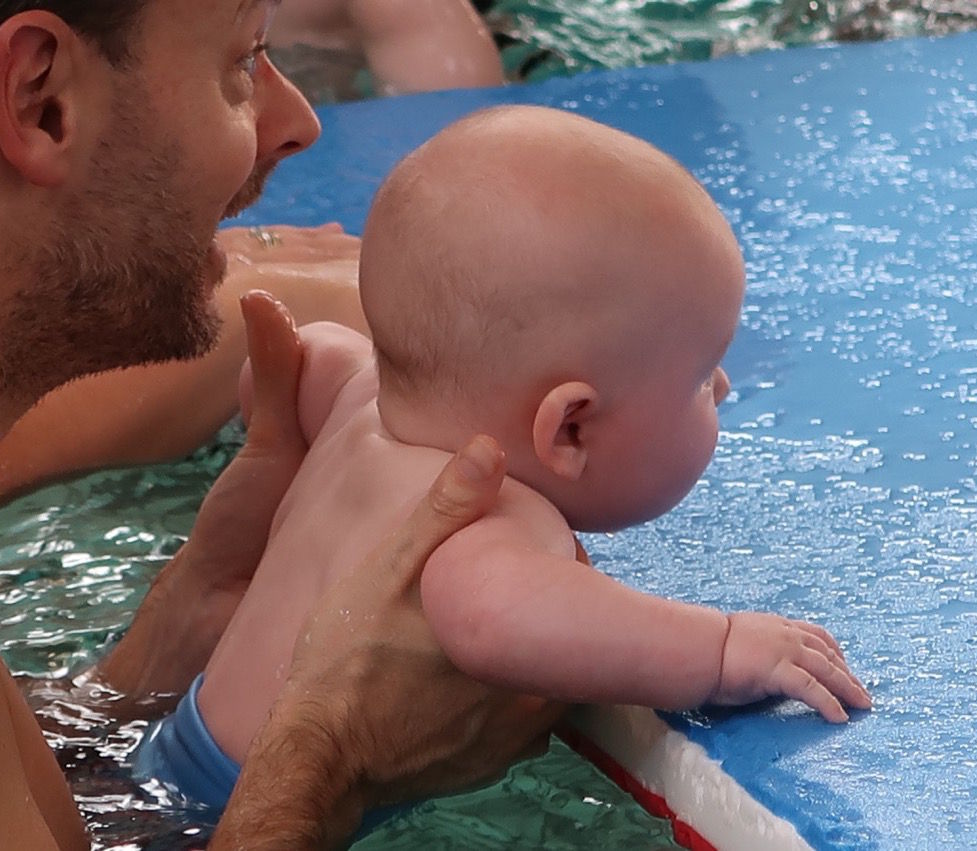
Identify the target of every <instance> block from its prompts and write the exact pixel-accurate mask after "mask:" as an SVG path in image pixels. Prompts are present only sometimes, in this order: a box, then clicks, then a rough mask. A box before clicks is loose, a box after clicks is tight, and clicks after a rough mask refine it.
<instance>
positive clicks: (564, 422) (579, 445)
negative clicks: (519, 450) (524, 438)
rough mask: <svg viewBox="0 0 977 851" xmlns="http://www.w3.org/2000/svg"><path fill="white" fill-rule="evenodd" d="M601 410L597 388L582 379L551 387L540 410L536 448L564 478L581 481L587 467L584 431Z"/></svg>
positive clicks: (547, 464) (535, 431)
mask: <svg viewBox="0 0 977 851" xmlns="http://www.w3.org/2000/svg"><path fill="white" fill-rule="evenodd" d="M596 409H597V391H596V390H594V388H593V387H591V386H590V385H589V384H585V383H583V382H582V381H568V382H566V383H565V384H560V385H558V386H557V387H554V388H553V389H552V390H550V392H549V393H547V394H546V396H544V397H543V401H542V402H540V403H539V407H538V408H537V409H536V418H535V419H534V420H533V448H534V449H535V451H536V457H537V458H539V460H540V463H542V465H543V466H544V467H546V468H547V469H548V470H550V471H551V472H553V473H556V475H558V476H560V477H561V478H564V479H569V480H570V481H573V482H575V481H577V480H578V479H579V478H580V477H581V476H582V475H583V471H584V470H585V469H586V467H587V446H586V443H585V442H584V441H583V440H582V439H581V430H582V428H583V426H584V424H585V423H586V422H587V420H589V419H590V418H591V417H592V416H593V415H594V413H595V411H596Z"/></svg>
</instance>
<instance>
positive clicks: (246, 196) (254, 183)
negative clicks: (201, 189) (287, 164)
mask: <svg viewBox="0 0 977 851" xmlns="http://www.w3.org/2000/svg"><path fill="white" fill-rule="evenodd" d="M274 169H275V165H274V164H272V165H260V166H259V165H256V166H255V167H254V171H252V172H251V174H250V175H249V176H248V179H247V180H246V181H245V182H244V185H243V186H242V187H241V188H240V189H239V190H238V192H237V194H236V195H235V196H234V197H233V198H232V199H231V201H230V203H229V204H228V205H227V209H225V210H224V218H225V219H230V218H233V217H234V216H236V215H237V214H238V213H240V212H242V211H243V210H246V209H247V208H248V207H250V206H251V205H252V204H253V203H254V202H255V201H257V200H258V199H259V198H260V197H261V193H262V192H263V191H264V188H265V181H266V180H267V179H268V176H269V175H270V174H271V173H272V171H274Z"/></svg>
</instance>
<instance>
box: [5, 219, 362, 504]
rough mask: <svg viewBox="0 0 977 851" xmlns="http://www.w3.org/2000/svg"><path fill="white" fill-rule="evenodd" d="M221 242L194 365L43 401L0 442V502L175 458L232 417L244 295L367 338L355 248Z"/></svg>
mask: <svg viewBox="0 0 977 851" xmlns="http://www.w3.org/2000/svg"><path fill="white" fill-rule="evenodd" d="M269 230H271V231H274V232H276V233H280V240H281V241H280V242H279V243H276V244H272V245H269V246H267V247H263V246H262V244H261V242H260V241H258V240H256V239H255V238H254V237H253V236H251V235H250V234H249V232H248V231H246V230H244V229H242V228H237V229H233V230H231V231H226V232H224V233H223V234H222V237H221V239H222V242H223V243H224V244H225V246H226V248H227V250H228V254H229V259H230V267H229V273H228V278H227V280H226V281H225V283H224V284H223V286H222V287H221V288H220V289H219V290H218V292H217V296H216V304H217V309H218V311H219V312H220V315H221V317H222V318H223V320H224V326H223V329H222V332H221V337H220V340H219V342H218V345H217V347H216V348H215V349H214V350H213V351H212V352H210V353H209V354H208V355H206V356H204V357H203V358H198V359H196V360H192V361H182V362H176V361H171V362H168V363H164V364H153V365H148V366H139V367H132V368H129V369H124V370H114V371H112V372H104V373H100V374H99V375H94V376H89V377H87V378H83V379H80V380H79V381H75V382H73V383H71V384H67V385H65V386H63V387H60V388H59V389H57V390H55V391H53V392H52V393H50V394H48V396H46V397H45V398H44V399H42V400H41V402H40V403H39V404H38V405H37V406H36V407H35V408H33V409H32V410H31V411H29V412H28V413H27V414H26V415H25V416H24V417H22V418H21V419H20V420H19V421H18V422H17V424H16V425H15V426H14V427H13V429H11V431H10V432H9V433H8V434H7V435H6V436H5V437H4V438H3V439H0V501H3V500H4V499H9V498H10V497H12V496H13V495H15V494H16V493H18V492H21V491H24V490H26V489H28V488H31V487H36V486H37V485H39V484H42V483H44V482H46V481H51V480H56V479H59V478H64V477H66V476H70V475H73V474H77V473H82V472H86V471H89V470H95V469H100V468H102V467H118V466H124V465H128V464H144V463H156V462H160V461H167V460H171V459H175V458H180V457H182V456H184V455H186V454H188V453H189V452H191V451H193V450H194V449H196V448H197V447H198V446H200V445H202V444H203V443H204V442H206V441H207V440H208V439H210V438H211V437H212V436H213V435H214V433H215V432H216V431H217V430H218V429H219V428H220V427H221V426H222V425H224V423H226V422H227V421H228V419H230V417H231V416H233V414H234V413H235V411H236V410H237V388H238V384H237V378H238V373H239V371H240V368H241V364H242V363H243V362H244V358H245V356H246V354H247V345H246V335H245V329H244V322H243V320H242V318H241V312H240V309H239V307H238V303H239V300H240V298H241V296H242V295H243V294H244V293H246V292H247V291H249V290H251V289H256V288H257V289H264V290H268V291H270V292H272V293H273V294H274V295H276V296H277V297H278V298H279V299H280V300H281V301H283V302H284V303H285V304H286V305H287V306H288V308H289V309H290V311H291V312H292V314H293V315H294V316H296V317H297V319H298V321H299V322H301V323H306V322H312V321H315V320H318V319H328V320H331V321H333V322H338V323H340V324H343V325H347V326H349V327H351V328H355V329H357V330H360V331H363V332H364V333H365V332H366V323H365V320H364V319H363V314H362V310H361V309H360V304H359V292H358V289H357V274H358V261H359V239H357V238H356V237H352V236H348V235H345V234H342V233H341V232H339V231H338V229H336V228H329V227H326V228H321V229H319V228H312V229H304V228H303V229H299V228H269Z"/></svg>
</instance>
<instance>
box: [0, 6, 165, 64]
mask: <svg viewBox="0 0 977 851" xmlns="http://www.w3.org/2000/svg"><path fill="white" fill-rule="evenodd" d="M150 2H152V0H0V24H2V23H3V22H4V21H6V20H7V19H8V18H11V17H13V16H14V15H16V14H18V13H19V12H30V11H35V10H38V11H44V12H51V13H52V14H54V15H57V16H58V17H59V18H61V20H63V21H64V22H65V23H66V24H67V25H68V26H69V27H71V28H72V29H73V30H75V31H76V32H77V33H78V34H79V35H81V36H83V37H84V38H86V39H88V40H89V41H91V42H93V43H94V44H96V45H98V48H99V50H101V52H102V54H103V55H104V56H105V58H106V59H108V60H109V62H111V63H112V64H113V65H122V64H125V62H126V61H127V60H129V59H130V58H131V54H130V52H129V37H130V35H131V34H132V30H133V28H134V26H135V24H136V21H137V20H138V18H139V16H140V15H141V14H142V11H143V10H144V9H145V8H146V6H148V5H149V3H150Z"/></svg>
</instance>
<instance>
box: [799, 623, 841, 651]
mask: <svg viewBox="0 0 977 851" xmlns="http://www.w3.org/2000/svg"><path fill="white" fill-rule="evenodd" d="M791 623H793V624H794V626H796V627H797V628H798V629H799V630H801V631H803V632H806V633H807V634H808V635H812V636H814V637H815V638H819V639H821V641H823V642H824V643H825V644H827V645H828V647H830V648H831V649H832V650H834V652H835V653H837V654H838V656H840V657H841V658H842V659H844V658H845V654H844V652H843V651H842V649H841V645H840V644H839V643H838V642H837V640H836V639H835V637H834V636H833V635H832V634H831V633H830V632H828V630H826V629H825V628H824V627H823V626H818V625H817V624H816V623H807V622H806V621H791Z"/></svg>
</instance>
